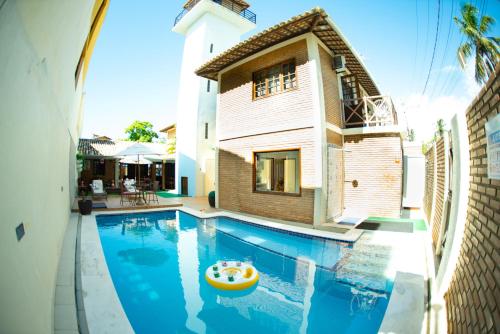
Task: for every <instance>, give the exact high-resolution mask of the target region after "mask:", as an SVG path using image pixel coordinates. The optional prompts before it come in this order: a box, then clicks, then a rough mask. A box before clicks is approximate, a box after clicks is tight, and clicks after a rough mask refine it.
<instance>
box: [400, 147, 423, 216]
mask: <svg viewBox="0 0 500 334" xmlns="http://www.w3.org/2000/svg"><path fill="white" fill-rule="evenodd" d="M424 190H425V158H424V156H410V155H405V156H404V184H403V207H405V208H420V207H422V203H423V199H424Z"/></svg>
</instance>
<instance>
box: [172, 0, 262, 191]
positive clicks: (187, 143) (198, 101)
mask: <svg viewBox="0 0 500 334" xmlns="http://www.w3.org/2000/svg"><path fill="white" fill-rule="evenodd" d="M248 7H249V5H248V4H247V3H246V2H245V1H242V0H189V1H187V2H186V4H185V5H184V9H183V10H182V12H181V13H180V14H179V15H178V16H177V17H176V19H175V23H174V27H173V29H172V30H173V31H174V32H176V33H179V34H182V35H184V36H185V37H186V39H185V43H184V53H183V57H182V66H181V71H180V78H179V95H178V103H177V123H176V126H177V129H178V131H177V137H178V140H177V142H176V144H177V147H176V162H177V163H176V171H175V175H176V187H175V188H176V189H177V191H178V192H180V193H182V194H185V195H190V196H202V195H206V194H208V192H210V191H211V190H214V188H215V184H214V183H215V179H214V178H215V172H214V171H215V115H216V101H217V82H216V81H212V80H210V79H208V80H207V79H203V78H199V77H198V76H196V74H195V73H194V71H195V70H196V68H198V67H199V66H201V65H202V64H203V63H204V62H206V61H207V60H208V59H210V58H211V57H213V56H214V55H216V54H217V53H219V52H221V51H222V50H225V49H228V48H229V47H231V46H233V45H234V44H236V43H237V42H239V41H240V37H241V35H243V34H244V33H246V32H248V31H249V30H251V29H253V28H254V27H255V14H253V13H252V12H251V11H249V10H248V9H247V8H248Z"/></svg>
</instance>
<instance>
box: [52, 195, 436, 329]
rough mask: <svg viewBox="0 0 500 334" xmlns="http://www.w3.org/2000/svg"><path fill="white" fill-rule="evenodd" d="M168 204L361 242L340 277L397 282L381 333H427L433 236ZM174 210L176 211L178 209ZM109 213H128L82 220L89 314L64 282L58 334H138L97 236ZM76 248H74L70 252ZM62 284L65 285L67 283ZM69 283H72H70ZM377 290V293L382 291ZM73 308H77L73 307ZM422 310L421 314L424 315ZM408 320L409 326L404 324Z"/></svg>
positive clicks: (198, 203) (72, 234)
mask: <svg viewBox="0 0 500 334" xmlns="http://www.w3.org/2000/svg"><path fill="white" fill-rule="evenodd" d="M163 200H164V201H162V202H163V203H168V205H175V204H177V205H182V207H180V206H179V207H178V209H180V210H181V211H185V212H187V213H190V214H192V215H195V216H198V217H200V218H210V217H214V216H219V215H223V216H228V217H232V218H235V219H241V220H245V221H246V222H249V223H252V224H258V225H264V226H266V227H267V228H272V229H275V228H276V229H286V230H288V231H290V232H292V233H300V234H307V235H310V236H313V237H327V238H331V239H335V240H343V241H347V242H353V241H356V242H355V243H354V246H353V255H352V256H351V257H350V261H349V263H348V264H346V267H345V268H343V267H340V268H339V272H340V275H341V273H342V270H345V272H346V275H351V276H352V275H354V276H356V275H357V274H356V273H361V274H359V277H346V279H354V280H355V279H362V277H363V275H367V274H368V275H386V276H389V277H395V278H396V280H395V285H394V290H393V294H392V296H391V300H390V302H389V307H388V309H387V312H386V316H385V318H384V321H383V323H382V326H381V328H380V332H381V333H388V332H401V330H403V331H404V332H406V333H420V332H421V329H422V326H423V325H424V322H425V321H424V302H425V298H424V296H425V289H424V281H427V279H428V274H427V273H428V272H427V268H428V264H427V261H426V256H425V254H426V252H425V249H426V246H425V245H426V242H427V241H426V238H427V234H426V233H425V232H418V231H416V232H414V233H400V232H382V231H362V230H356V229H354V230H350V231H339V230H335V231H324V230H315V229H312V228H311V226H310V225H306V224H299V223H290V222H283V221H278V220H269V219H265V220H264V219H262V218H260V217H256V216H251V215H241V214H237V213H231V212H225V211H219V210H216V209H213V208H210V207H209V206H208V203H207V201H206V198H168V199H163ZM118 201H119V196H118ZM118 204H119V202H118ZM170 209H172V210H175V208H170ZM162 210H165V208H162V207H160V208H156V209H153V210H147V211H162ZM137 211H145V210H137ZM126 212H130V211H128V210H123V213H126ZM107 213H109V214H117V213H122V211H121V210H117V209H115V210H112V211H110V212H102V211H97V212H94V213H93V214H92V215H90V216H82V224H81V236H80V237H81V239H80V241H81V252H80V254H79V258H78V259H79V260H80V261H78V262H80V263H81V283H82V286H81V289H82V290H81V292H82V295H83V305H84V306H85V310H86V312H85V313H83V312H82V311H80V314H77V313H78V312H77V308H76V306H74V305H75V304H76V300H75V298H74V294H73V295H72V296H71V294H70V293H69V290H70V289H71V286H65V285H61V287H60V286H59V280H58V287H57V289H56V306H55V307H56V308H55V325H54V326H55V330H56V333H60V334H62V333H66V332H67V333H77V331H78V327H76V331H75V325H76V326H77V324H78V323H77V322H76V321H75V320H76V319H75V318H76V316H77V315H78V316H79V320H80V322H85V323H86V324H87V325H88V331H89V332H90V333H133V330H132V328H131V326H130V323H129V322H128V319H127V317H126V315H125V313H124V311H123V309H122V307H121V304H120V302H119V300H118V296H117V294H116V291H115V289H114V286H113V283H112V280H111V277H110V274H109V271H108V269H107V266H106V262H105V260H104V255H103V252H102V247H101V244H100V239H99V235H98V232H97V226H96V221H95V215H96V214H107ZM75 217H76V220H75ZM77 217H78V215H77V214H73V215H72V218H71V222H70V225H72V224H74V225H76V223H75V221H77V220H78V218H77ZM336 232H337V233H336ZM338 232H340V233H338ZM76 236H77V229H76V227H73V226H68V232H67V234H66V239H68V238H69V239H72V240H73V241H71V240H69V241H67V240H65V246H64V248H63V254H65V253H67V254H75V248H74V247H76V243H75V242H74V240H75V238H76ZM71 245H75V246H74V247H73V246H71ZM71 247H73V248H72V249H70V248H71ZM70 258H71V256H70V255H68V256H62V257H61V264H60V271H62V272H63V273H60V275H61V278H63V277H68V275H73V284H74V282H75V280H74V275H75V269H74V265H73V269H71V266H70V265H69V262H70V261H71V260H70ZM380 259H384V261H386V262H388V265H384V266H380V265H378V263H380V261H378V260H380ZM73 262H74V257H73ZM347 273H348V274H347ZM77 274H78V273H77ZM62 283H64V281H61V284H62ZM66 283H69V281H67V282H66ZM77 288H78V287H77ZM374 288H375V289H376V287H374ZM74 289H75V286H74V285H73V291H74ZM71 303H73V307H72V308H71ZM83 305H82V306H83ZM80 309H81V308H80ZM71 310H73V312H74V314H70V313H71ZM418 310H421V312H420V311H418ZM403 318H404V319H405V321H401V319H403ZM69 320H70V321H69ZM80 327H83V329H84V330H83V331H82V329H80V330H81V331H82V332H83V333H85V332H86V329H87V328H85V327H86V326H80ZM410 329H413V330H410ZM58 330H64V332H63V331H59V332H57V331H58Z"/></svg>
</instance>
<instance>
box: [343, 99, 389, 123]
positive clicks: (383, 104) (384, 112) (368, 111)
mask: <svg viewBox="0 0 500 334" xmlns="http://www.w3.org/2000/svg"><path fill="white" fill-rule="evenodd" d="M342 107H343V112H342V121H343V122H342V123H343V125H344V128H356V127H366V126H388V125H397V124H398V117H397V113H396V109H395V108H394V104H393V103H392V100H391V98H390V97H389V96H383V95H379V96H365V97H362V98H358V99H346V100H342Z"/></svg>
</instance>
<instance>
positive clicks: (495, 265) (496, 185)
mask: <svg viewBox="0 0 500 334" xmlns="http://www.w3.org/2000/svg"><path fill="white" fill-rule="evenodd" d="M499 113H500V66H499V67H497V71H496V75H493V76H492V78H490V80H489V82H488V83H487V85H486V86H485V88H483V89H482V90H481V92H480V93H479V95H478V96H477V97H476V99H475V100H474V101H473V102H472V103H471V105H470V106H469V108H468V109H467V112H466V115H467V128H468V132H469V143H470V144H469V145H470V146H469V153H470V190H469V202H468V210H467V221H466V224H465V232H464V235H463V241H462V246H461V249H460V253H459V257H458V263H457V265H456V269H455V273H454V275H453V277H452V280H451V283H450V286H449V289H448V292H447V293H446V294H445V300H446V306H447V314H448V331H449V332H450V333H500V268H499V264H500V181H499V180H492V179H489V178H488V176H487V165H486V161H487V160H486V137H485V129H484V125H485V123H486V122H487V121H488V120H490V119H492V118H493V117H495V116H496V115H498V114H499Z"/></svg>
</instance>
